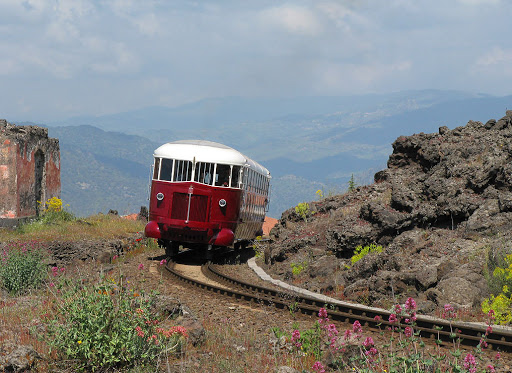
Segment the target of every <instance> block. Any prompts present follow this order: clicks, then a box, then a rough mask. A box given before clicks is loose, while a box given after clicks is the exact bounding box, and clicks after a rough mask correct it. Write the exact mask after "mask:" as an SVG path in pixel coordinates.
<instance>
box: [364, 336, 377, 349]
mask: <svg viewBox="0 0 512 373" xmlns="http://www.w3.org/2000/svg"><path fill="white" fill-rule="evenodd" d="M374 344H375V343H374V342H373V338H372V337H366V339H365V340H364V342H363V346H364V347H366V348H368V347H371V346H373V345H374Z"/></svg>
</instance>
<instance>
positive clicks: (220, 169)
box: [215, 164, 231, 186]
mask: <svg viewBox="0 0 512 373" xmlns="http://www.w3.org/2000/svg"><path fill="white" fill-rule="evenodd" d="M230 171H231V166H229V165H226V164H217V171H216V172H217V174H216V175H215V185H216V186H229V173H230Z"/></svg>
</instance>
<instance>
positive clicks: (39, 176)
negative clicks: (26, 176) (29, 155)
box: [34, 150, 45, 216]
mask: <svg viewBox="0 0 512 373" xmlns="http://www.w3.org/2000/svg"><path fill="white" fill-rule="evenodd" d="M34 163H35V167H34V172H35V175H34V176H35V183H34V207H35V210H36V216H39V215H41V213H42V208H43V207H44V203H45V201H44V193H43V177H44V153H43V152H42V151H41V150H38V151H37V152H36V153H35V154H34Z"/></svg>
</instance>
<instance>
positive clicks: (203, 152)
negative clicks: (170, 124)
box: [153, 140, 270, 177]
mask: <svg viewBox="0 0 512 373" xmlns="http://www.w3.org/2000/svg"><path fill="white" fill-rule="evenodd" d="M153 155H154V156H155V157H157V158H172V159H179V160H184V161H196V162H210V163H220V164H231V165H235V166H248V167H249V168H251V169H253V170H255V171H257V172H260V173H262V174H264V175H266V176H268V177H270V172H268V170H267V169H266V168H265V167H263V166H262V165H260V164H259V163H258V162H256V161H253V160H252V159H250V158H248V157H246V156H245V155H243V154H242V153H240V152H239V151H238V150H235V149H233V148H230V147H229V146H226V145H223V144H219V143H217V142H213V141H207V140H180V141H173V142H168V143H166V144H163V145H162V146H160V147H158V148H157V149H156V150H155V152H154V154H153Z"/></svg>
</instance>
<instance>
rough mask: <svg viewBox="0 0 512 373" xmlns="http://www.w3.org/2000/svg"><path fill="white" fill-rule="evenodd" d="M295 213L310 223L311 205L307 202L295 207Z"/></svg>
mask: <svg viewBox="0 0 512 373" xmlns="http://www.w3.org/2000/svg"><path fill="white" fill-rule="evenodd" d="M295 212H296V213H297V215H299V216H300V217H301V218H302V219H304V221H305V222H306V223H307V222H308V214H309V204H308V203H307V202H301V203H299V204H298V205H297V206H295Z"/></svg>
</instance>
